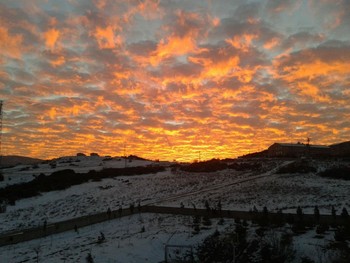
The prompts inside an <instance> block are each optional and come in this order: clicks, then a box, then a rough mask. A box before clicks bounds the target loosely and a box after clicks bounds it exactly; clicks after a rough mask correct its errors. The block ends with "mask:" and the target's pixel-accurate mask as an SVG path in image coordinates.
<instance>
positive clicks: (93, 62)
mask: <svg viewBox="0 0 350 263" xmlns="http://www.w3.org/2000/svg"><path fill="white" fill-rule="evenodd" d="M0 79H1V81H0V100H3V101H4V106H3V131H2V133H3V134H2V154H3V155H23V156H30V157H37V158H43V159H48V158H54V157H59V156H63V155H75V154H76V153H78V152H83V153H86V154H89V153H91V152H97V153H99V154H100V155H111V156H121V155H123V154H124V148H125V151H126V154H128V155H130V154H133V155H138V156H141V157H144V158H149V159H160V160H173V159H176V160H178V161H193V160H194V159H198V158H201V159H202V160H207V159H211V158H234V157H237V156H239V155H243V154H247V153H249V152H254V151H260V150H263V149H265V148H267V147H268V146H269V145H271V144H273V143H274V142H297V141H303V142H304V141H306V138H307V137H310V138H311V143H312V144H331V143H336V142H342V141H348V140H350V2H349V1H347V0H338V1H333V0H323V1H317V0H297V1H290V0H284V1H283V0H278V1H277V0H266V1H263V0H262V1H257V0H256V1H253V0H237V1H232V0H223V1H211V0H207V1H188V0H182V1H180V0H176V1H170V0H164V1H153V0H140V1H136V0H128V1H124V0H123V1H105V0H84V1H83V0H78V1H55V0H33V1H20V0H12V1H5V0H0Z"/></svg>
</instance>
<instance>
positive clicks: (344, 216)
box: [341, 207, 349, 218]
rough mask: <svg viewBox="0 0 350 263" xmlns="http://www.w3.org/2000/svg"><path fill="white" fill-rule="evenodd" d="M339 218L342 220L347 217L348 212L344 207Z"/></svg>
mask: <svg viewBox="0 0 350 263" xmlns="http://www.w3.org/2000/svg"><path fill="white" fill-rule="evenodd" d="M341 216H342V217H343V218H347V217H348V216H349V213H348V210H346V208H345V207H343V210H342V211H341Z"/></svg>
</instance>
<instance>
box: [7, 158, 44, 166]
mask: <svg viewBox="0 0 350 263" xmlns="http://www.w3.org/2000/svg"><path fill="white" fill-rule="evenodd" d="M42 161H44V160H41V159H36V158H30V157H25V156H16V155H7V156H2V157H1V166H2V167H9V166H15V165H19V164H35V163H40V162H42Z"/></svg>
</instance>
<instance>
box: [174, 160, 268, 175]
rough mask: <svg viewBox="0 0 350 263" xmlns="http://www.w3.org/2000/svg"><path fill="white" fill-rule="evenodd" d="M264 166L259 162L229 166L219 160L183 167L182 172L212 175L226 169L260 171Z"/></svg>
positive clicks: (237, 163) (181, 167) (236, 163)
mask: <svg viewBox="0 0 350 263" xmlns="http://www.w3.org/2000/svg"><path fill="white" fill-rule="evenodd" d="M261 167H262V165H261V163H259V162H249V163H248V162H240V163H239V162H235V163H232V164H228V163H227V162H225V161H223V160H219V159H212V160H209V161H204V162H195V163H191V164H190V165H181V166H180V170H182V171H185V172H192V173H211V172H216V171H221V170H225V169H232V170H236V171H247V170H259V169H261Z"/></svg>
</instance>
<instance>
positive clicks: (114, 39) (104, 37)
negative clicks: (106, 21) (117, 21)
mask: <svg viewBox="0 0 350 263" xmlns="http://www.w3.org/2000/svg"><path fill="white" fill-rule="evenodd" d="M115 30H116V28H115V27H112V26H107V27H105V28H102V27H96V29H95V32H94V33H93V35H94V36H95V38H96V40H97V43H98V46H99V48H101V49H103V48H115V47H116V46H120V45H121V44H122V43H123V39H122V37H121V36H120V35H115Z"/></svg>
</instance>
